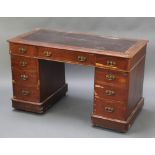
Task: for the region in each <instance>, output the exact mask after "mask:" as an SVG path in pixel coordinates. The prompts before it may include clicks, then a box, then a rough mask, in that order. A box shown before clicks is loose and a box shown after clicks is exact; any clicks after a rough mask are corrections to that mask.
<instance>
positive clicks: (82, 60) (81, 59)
mask: <svg viewBox="0 0 155 155" xmlns="http://www.w3.org/2000/svg"><path fill="white" fill-rule="evenodd" d="M77 59H78V61H80V62H84V61H86V60H87V58H86V57H84V56H78V57H77Z"/></svg>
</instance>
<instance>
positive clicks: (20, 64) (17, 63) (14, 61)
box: [11, 55, 37, 71]
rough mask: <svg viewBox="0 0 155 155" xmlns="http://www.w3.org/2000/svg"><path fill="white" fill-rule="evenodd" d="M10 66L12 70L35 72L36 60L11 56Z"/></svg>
mask: <svg viewBox="0 0 155 155" xmlns="http://www.w3.org/2000/svg"><path fill="white" fill-rule="evenodd" d="M11 65H12V69H14V68H15V69H19V70H25V71H26V70H28V71H31V70H35V71H36V70H37V60H36V59H32V58H25V57H23V56H15V55H11Z"/></svg>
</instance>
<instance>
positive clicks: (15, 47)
mask: <svg viewBox="0 0 155 155" xmlns="http://www.w3.org/2000/svg"><path fill="white" fill-rule="evenodd" d="M10 51H11V54H17V55H25V56H35V55H36V53H37V49H36V47H34V46H29V45H23V44H14V43H10Z"/></svg>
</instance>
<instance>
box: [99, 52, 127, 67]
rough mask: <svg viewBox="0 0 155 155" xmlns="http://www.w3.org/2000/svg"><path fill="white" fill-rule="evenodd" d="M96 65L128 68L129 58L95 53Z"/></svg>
mask: <svg viewBox="0 0 155 155" xmlns="http://www.w3.org/2000/svg"><path fill="white" fill-rule="evenodd" d="M96 67H102V68H113V69H118V70H129V60H128V59H127V58H118V57H112V56H102V55H96Z"/></svg>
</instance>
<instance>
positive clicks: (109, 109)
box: [104, 107, 114, 113]
mask: <svg viewBox="0 0 155 155" xmlns="http://www.w3.org/2000/svg"><path fill="white" fill-rule="evenodd" d="M104 110H105V111H106V112H109V113H112V112H114V108H113V107H105V108H104Z"/></svg>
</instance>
